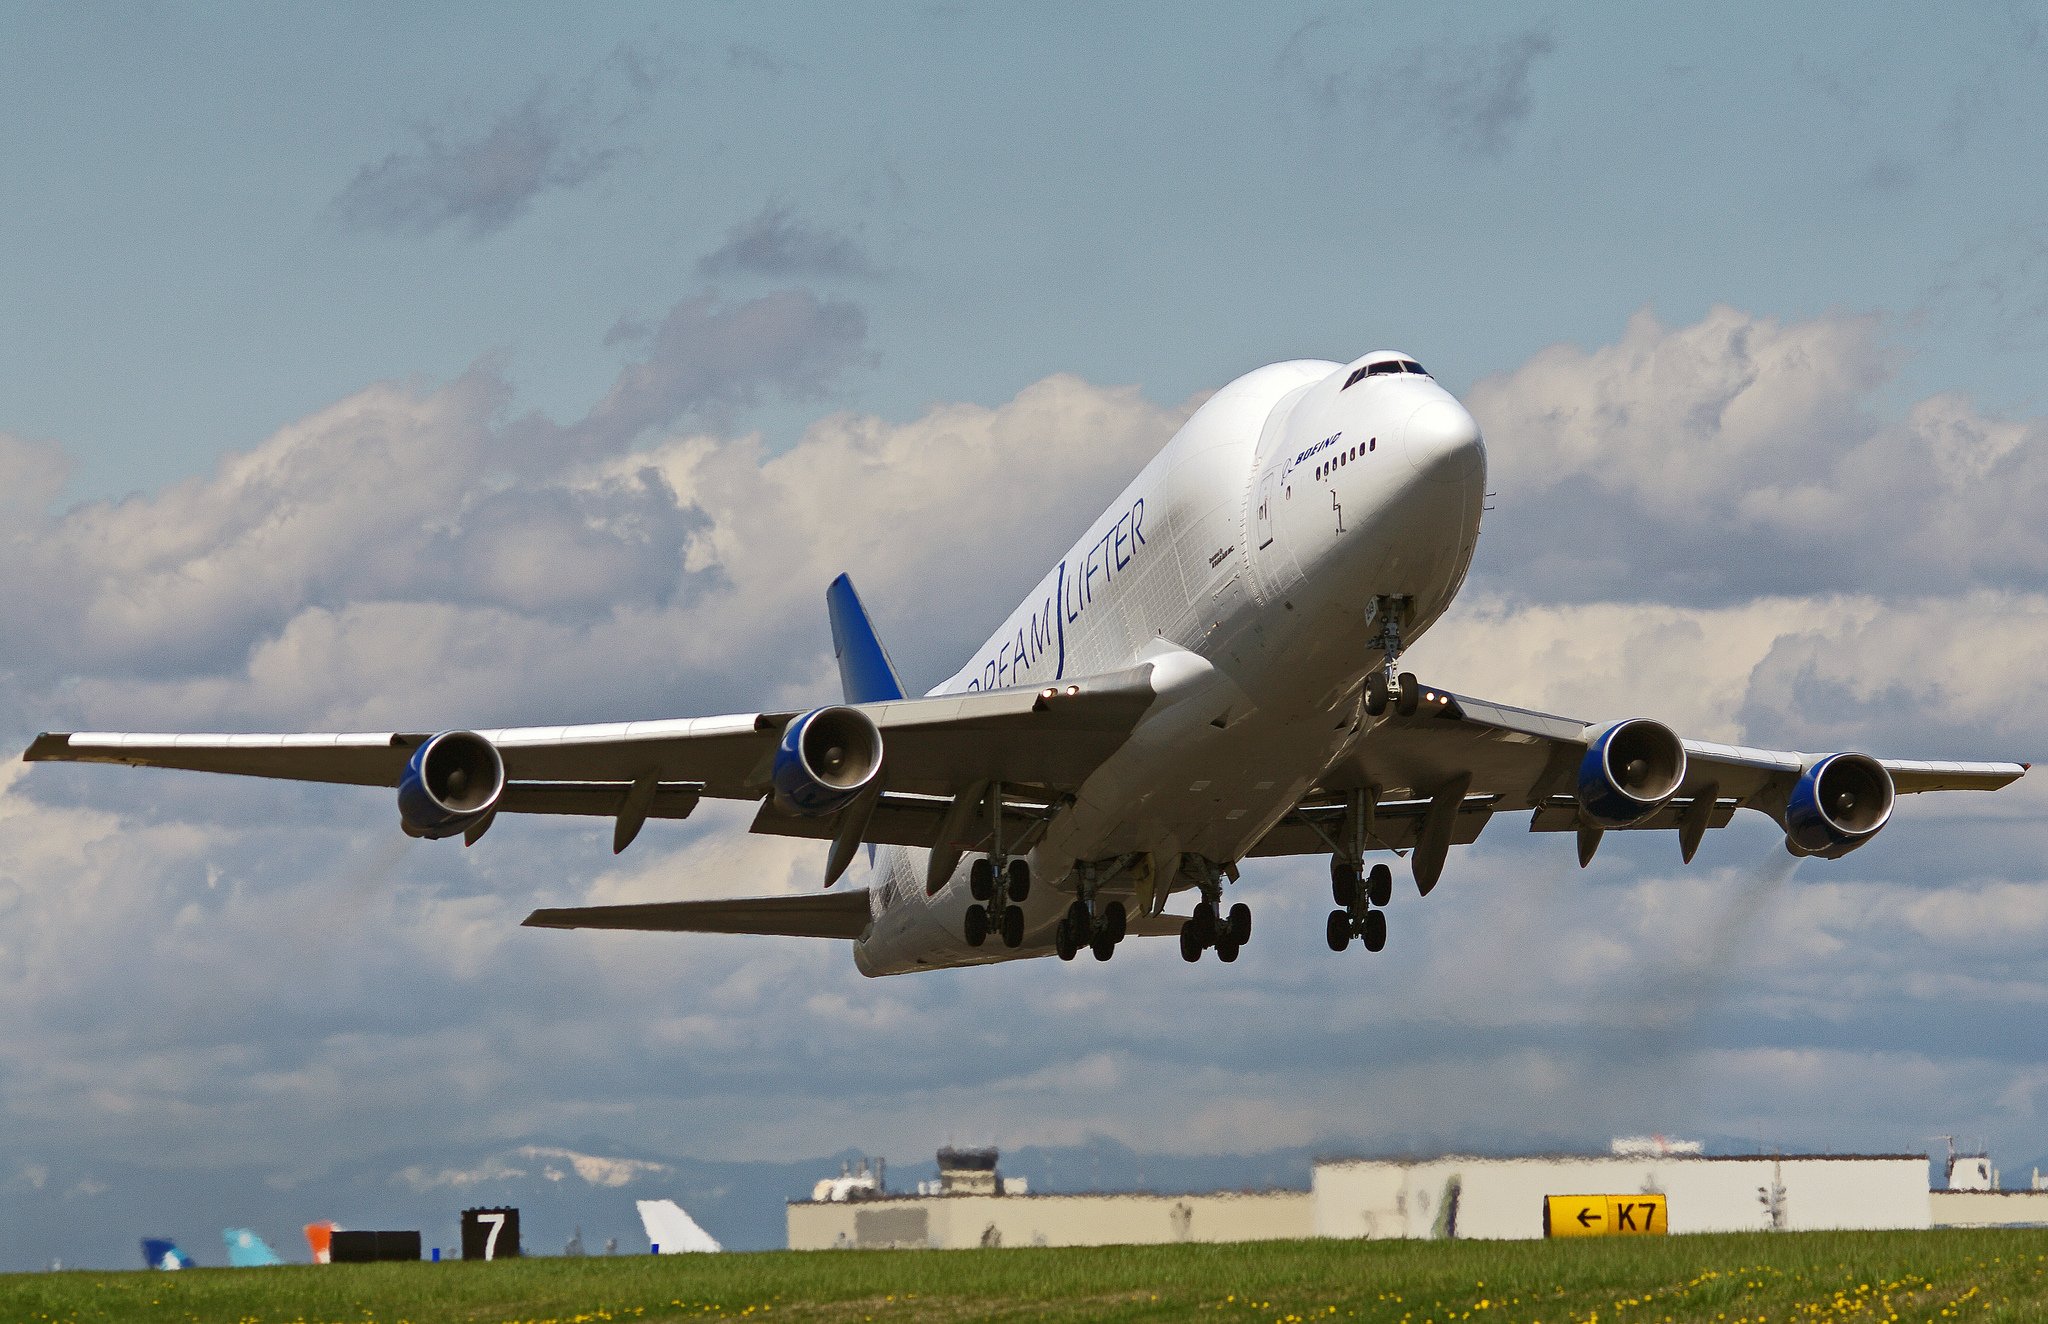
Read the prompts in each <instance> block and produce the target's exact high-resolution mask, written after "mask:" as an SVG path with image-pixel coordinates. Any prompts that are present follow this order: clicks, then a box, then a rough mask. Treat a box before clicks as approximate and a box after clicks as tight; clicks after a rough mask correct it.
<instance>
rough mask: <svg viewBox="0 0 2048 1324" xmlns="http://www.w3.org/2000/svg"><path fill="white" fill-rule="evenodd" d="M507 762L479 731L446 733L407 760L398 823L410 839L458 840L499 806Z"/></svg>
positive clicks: (399, 784) (428, 742)
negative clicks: (461, 834) (459, 834)
mask: <svg viewBox="0 0 2048 1324" xmlns="http://www.w3.org/2000/svg"><path fill="white" fill-rule="evenodd" d="M504 790H505V760H504V759H502V758H500V757H499V756H498V748H497V746H495V745H493V744H492V743H491V742H490V741H488V740H486V739H484V738H483V737H482V736H480V735H478V734H476V732H474V731H443V732H442V733H441V734H439V735H437V736H435V737H434V738H432V739H431V740H429V741H427V742H426V743H425V744H423V745H421V746H420V747H419V748H418V749H416V750H414V751H413V755H412V758H411V759H409V760H407V762H406V765H405V775H404V776H403V777H401V778H399V781H398V823H399V826H400V827H402V828H404V829H405V833H406V835H407V836H410V837H426V838H428V839H429V840H438V839H439V838H442V837H452V836H455V835H457V834H458V833H460V832H462V831H463V830H464V829H466V828H468V827H469V826H470V825H471V824H473V823H475V822H477V821H478V820H479V819H481V818H483V817H484V816H485V815H486V814H488V813H490V812H491V810H493V809H495V808H497V805H498V797H499V796H500V795H502V794H503V793H504Z"/></svg>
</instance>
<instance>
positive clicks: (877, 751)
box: [772, 707, 882, 818]
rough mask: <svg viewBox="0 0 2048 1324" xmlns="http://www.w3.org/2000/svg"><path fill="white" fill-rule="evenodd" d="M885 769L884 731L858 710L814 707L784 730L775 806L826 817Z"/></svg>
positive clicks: (777, 754) (775, 778)
mask: <svg viewBox="0 0 2048 1324" xmlns="http://www.w3.org/2000/svg"><path fill="white" fill-rule="evenodd" d="M881 769H882V733H881V731H880V729H879V728H877V727H876V726H875V723H874V721H873V719H871V718H870V717H869V716H868V715H867V714H866V713H864V712H862V711H860V710H859V709H858V708H840V707H832V708H814V709H812V710H811V711H810V712H807V713H805V714H803V715H802V716H801V717H798V718H795V719H794V720H792V721H791V722H790V724H789V725H788V726H787V727H785V728H784V729H783V732H782V744H781V745H780V746H779V747H778V748H777V749H776V751H775V769H774V772H773V774H772V779H773V781H774V783H775V804H776V806H777V807H778V808H780V809H781V810H782V811H783V812H785V813H790V814H798V815H801V816H802V817H805V818H824V817H826V816H827V815H830V814H836V813H838V812H839V811H840V810H841V809H843V808H845V807H846V805H847V804H848V803H850V802H851V801H852V800H853V798H854V797H855V796H856V795H859V794H860V793H861V792H862V791H863V790H865V789H866V788H867V786H868V784H869V783H870V782H872V781H874V779H875V775H876V774H877V773H879V772H880V771H881Z"/></svg>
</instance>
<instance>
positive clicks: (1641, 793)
mask: <svg viewBox="0 0 2048 1324" xmlns="http://www.w3.org/2000/svg"><path fill="white" fill-rule="evenodd" d="M1684 783H1685V742H1684V741H1682V740H1680V739H1679V738H1678V733H1677V732H1676V731H1673V730H1672V729H1671V728H1670V727H1668V726H1666V725H1664V724H1663V723H1662V722H1653V721H1650V720H1649V719H1648V718H1646V717H1635V718H1631V719H1629V720H1628V721H1626V722H1616V723H1615V724H1614V725H1613V726H1610V727H1608V728H1607V729H1606V730H1605V731H1602V732H1601V733H1600V734H1599V735H1597V736H1595V737H1594V738H1593V743H1592V744H1590V745H1588V746H1586V757H1584V758H1583V759H1581V760H1579V814H1580V816H1581V817H1582V818H1584V819H1585V820H1586V821H1587V822H1588V823H1590V824H1592V825H1593V826H1595V827H1602V828H1624V827H1628V826H1630V825H1631V824H1634V823H1640V822H1642V821H1643V820H1644V819H1646V818H1648V817H1649V816H1650V815H1651V814H1654V813H1656V812H1657V810H1658V809H1659V808H1661V807H1662V806H1663V804H1664V802H1665V801H1666V800H1669V799H1670V798H1671V797H1672V796H1674V795H1676V794H1678V788H1679V787H1680V786H1682V785H1683V784H1684Z"/></svg>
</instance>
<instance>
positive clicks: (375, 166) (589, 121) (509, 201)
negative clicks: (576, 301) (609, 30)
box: [330, 45, 672, 239]
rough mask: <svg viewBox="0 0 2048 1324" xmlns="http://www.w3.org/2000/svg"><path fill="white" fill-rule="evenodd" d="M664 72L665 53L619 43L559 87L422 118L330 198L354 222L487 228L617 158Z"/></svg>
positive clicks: (472, 230) (379, 226) (400, 230)
mask: <svg viewBox="0 0 2048 1324" xmlns="http://www.w3.org/2000/svg"><path fill="white" fill-rule="evenodd" d="M671 72H672V71H671V70H670V69H668V68H667V67H666V66H665V57H664V54H663V52H661V51H659V50H655V49H651V48H650V49H643V48H641V47H638V46H633V45H626V46H621V47H620V48H619V49H617V50H616V51H614V52H613V53H612V54H611V55H610V56H609V57H607V58H606V59H605V60H604V61H603V62H602V63H600V64H599V65H598V66H597V67H596V68H595V69H593V70H591V71H590V72H589V73H588V74H586V75H585V76H584V77H583V78H581V79H580V80H578V81H577V82H576V83H574V84H573V85H571V86H570V87H568V88H567V89H560V90H558V89H557V88H556V87H555V86H553V85H551V84H549V83H542V84H541V85H540V86H539V87H537V88H535V89H534V90H533V91H532V92H531V93H529V94H528V95H527V96H526V97H525V98H524V99H523V100H521V101H520V102H518V103H517V104H516V105H513V106H512V107H510V108H509V109H505V110H501V111H498V112H496V113H495V114H491V115H488V116H485V117H482V118H481V119H479V118H478V117H476V116H474V115H471V114H467V113H462V112H455V111H451V112H448V114H447V115H446V116H445V117H444V122H440V123H436V122H432V121H425V120H423V121H420V122H419V123H416V124H415V125H414V126H413V128H412V136H413V138H414V139H415V141H414V143H413V144H412V146H410V147H408V148H405V149H403V150H399V151H393V152H391V153H389V154H388V155H386V156H385V157H384V158H383V159H382V160H380V161H375V162H372V163H370V164H367V165H364V166H363V167H362V168H361V169H359V170H358V171H356V174H355V177H354V178H353V179H351V180H349V182H348V183H347V184H346V185H345V186H343V188H342V189H341V191H340V192H339V193H337V194H336V195H335V196H334V200H333V202H332V203H331V204H330V205H331V206H332V208H333V211H334V214H335V215H336V217H338V218H339V219H340V221H341V222H342V223H343V224H344V225H347V226H349V227H350V228H353V229H358V230H377V231H383V232H385V233H389V234H397V235H409V236H423V235H429V234H433V233H434V232H436V231H438V230H441V229H443V228H453V229H457V230H460V231H462V232H463V233H465V234H467V235H468V236H469V237H470V238H472V239H476V238H481V237H483V236H485V235H488V234H492V233H494V232H496V231H498V230H502V229H504V228H505V227H506V226H508V225H510V224H511V223H512V222H513V221H516V220H518V219H519V217H520V216H522V215H524V214H525V212H526V210H527V209H528V208H529V207H530V206H532V204H533V203H534V201H535V200H536V199H538V198H539V197H541V196H542V195H543V194H546V193H550V192H556V191H564V190H568V189H573V188H576V187H578V186H580V185H583V184H586V183H588V182H589V181H591V180H593V179H596V178H597V177H598V176H599V175H601V174H603V173H604V172H605V171H606V170H608V169H610V168H611V167H612V166H613V165H615V164H616V163H617V162H618V160H619V157H620V150H619V148H617V147H616V146H613V145H611V144H610V141H609V140H610V139H611V138H612V137H613V136H615V135H616V133H617V130H618V129H619V128H620V126H621V125H622V124H623V123H625V122H626V121H627V120H630V119H631V118H633V117H634V116H635V115H637V114H638V113H639V112H640V111H641V110H642V109H643V108H644V107H645V105H646V103H647V101H648V100H649V98H651V97H652V96H653V94H654V93H655V92H657V91H658V90H659V89H660V87H661V86H662V85H663V84H664V83H665V82H667V80H668V79H669V77H670V76H671Z"/></svg>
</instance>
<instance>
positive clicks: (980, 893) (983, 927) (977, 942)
mask: <svg viewBox="0 0 2048 1324" xmlns="http://www.w3.org/2000/svg"><path fill="white" fill-rule="evenodd" d="M967 890H968V892H969V893H970V894H971V895H972V896H973V897H974V899H975V901H976V902H977V903H979V904H976V905H972V906H969V907H967V920H966V931H965V932H964V933H963V934H962V935H961V936H962V937H964V938H966V939H967V945H968V946H969V947H979V946H981V945H982V944H983V943H985V942H987V941H988V937H989V934H991V933H994V934H997V935H999V936H1000V937H1001V938H1002V940H1003V946H1005V947H1012V948H1014V947H1022V946H1023V945H1024V907H1023V906H1021V905H1019V904H1018V903H1019V902H1021V901H1023V900H1024V899H1025V898H1026V897H1028V896H1030V895H1031V865H1030V864H1029V863H1027V862H1026V861H1024V860H1010V861H1009V862H1007V863H1004V862H1002V861H1000V860H999V859H998V858H996V857H991V856H987V855H984V856H982V857H981V858H980V859H978V860H976V861H975V862H974V863H973V864H971V865H969V866H968V867H967Z"/></svg>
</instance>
